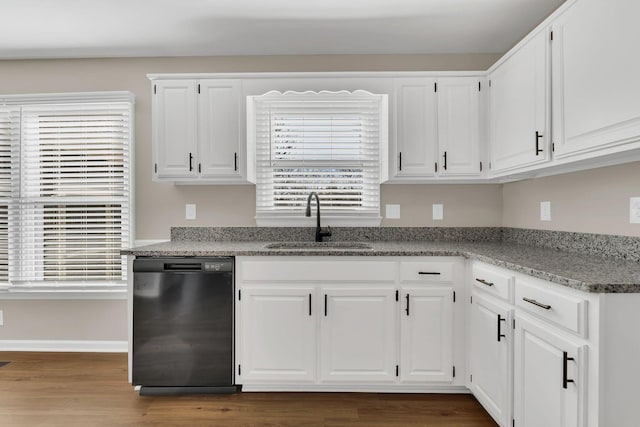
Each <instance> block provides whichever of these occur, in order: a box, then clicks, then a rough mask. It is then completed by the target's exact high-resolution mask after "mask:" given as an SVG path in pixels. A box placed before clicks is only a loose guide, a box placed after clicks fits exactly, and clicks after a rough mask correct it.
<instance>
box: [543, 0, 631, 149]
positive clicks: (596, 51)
mask: <svg viewBox="0 0 640 427" xmlns="http://www.w3.org/2000/svg"><path fill="white" fill-rule="evenodd" d="M638 16H640V2H638V1H637V0H616V1H615V2H606V1H602V0H580V1H578V2H576V3H575V4H574V5H573V6H572V7H571V8H569V9H567V10H566V11H565V12H564V13H563V14H561V15H560V16H559V17H558V18H557V19H556V20H554V22H553V24H552V25H553V142H554V143H555V153H554V155H555V157H556V158H557V159H564V158H569V157H571V158H572V159H585V158H590V157H593V156H596V155H598V156H599V155H602V154H612V153H615V152H619V151H622V150H629V149H631V148H640V56H638V55H637V50H638V41H640V26H639V25H638V22H637V18H638Z"/></svg>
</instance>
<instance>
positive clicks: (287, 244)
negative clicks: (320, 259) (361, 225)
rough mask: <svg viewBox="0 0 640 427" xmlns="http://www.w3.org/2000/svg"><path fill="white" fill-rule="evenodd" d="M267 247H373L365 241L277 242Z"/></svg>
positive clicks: (297, 248) (288, 248)
mask: <svg viewBox="0 0 640 427" xmlns="http://www.w3.org/2000/svg"><path fill="white" fill-rule="evenodd" d="M265 249H280V250H319V249H320V250H323V249H324V250H341V251H342V250H352V251H353V250H363V249H373V246H371V244H370V243H364V242H277V243H269V244H267V245H265Z"/></svg>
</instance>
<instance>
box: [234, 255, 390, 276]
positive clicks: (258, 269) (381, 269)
mask: <svg viewBox="0 0 640 427" xmlns="http://www.w3.org/2000/svg"><path fill="white" fill-rule="evenodd" d="M309 258H312V257H307V259H305V257H259V259H251V260H248V261H242V262H241V263H239V264H237V266H238V270H239V271H238V274H239V277H240V279H241V280H243V281H258V282H264V281H279V282H291V281H294V282H300V281H314V282H325V281H332V280H334V281H342V282H351V281H366V282H393V281H395V280H396V277H397V271H398V270H397V262H394V261H375V260H373V259H371V258H370V257H367V259H366V260H362V259H351V260H350V259H348V258H346V257H341V259H335V258H327V257H325V258H324V259H322V258H323V257H315V259H309Z"/></svg>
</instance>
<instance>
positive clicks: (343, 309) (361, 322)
mask: <svg viewBox="0 0 640 427" xmlns="http://www.w3.org/2000/svg"><path fill="white" fill-rule="evenodd" d="M322 294H323V298H324V307H323V315H322V319H321V321H320V348H321V349H322V351H321V353H320V366H321V373H320V379H321V381H322V382H342V383H344V382H348V383H354V382H355V383H357V382H359V381H374V382H395V380H396V369H395V368H396V334H397V331H396V330H397V327H396V322H395V318H396V303H395V288H394V287H370V286H358V287H353V286H346V287H344V286H334V287H330V288H323V289H322Z"/></svg>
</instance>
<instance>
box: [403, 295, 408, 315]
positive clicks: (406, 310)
mask: <svg viewBox="0 0 640 427" xmlns="http://www.w3.org/2000/svg"><path fill="white" fill-rule="evenodd" d="M405 298H406V299H407V308H405V309H404V311H405V312H406V313H407V316H408V315H409V294H407V296H406V297H405Z"/></svg>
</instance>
